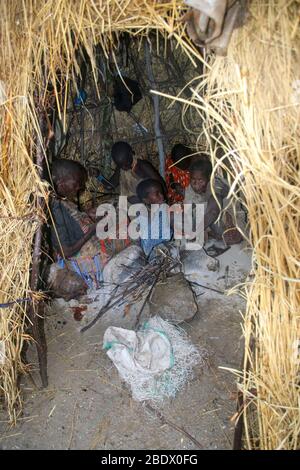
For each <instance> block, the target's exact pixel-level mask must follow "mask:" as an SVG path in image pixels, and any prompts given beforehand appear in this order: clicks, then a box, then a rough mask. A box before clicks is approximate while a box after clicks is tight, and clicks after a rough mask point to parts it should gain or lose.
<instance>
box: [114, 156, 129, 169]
mask: <svg viewBox="0 0 300 470" xmlns="http://www.w3.org/2000/svg"><path fill="white" fill-rule="evenodd" d="M115 163H116V165H117V166H118V167H119V168H121V170H123V171H129V170H131V168H132V164H133V156H132V155H128V156H127V157H122V158H119V159H116V160H115Z"/></svg>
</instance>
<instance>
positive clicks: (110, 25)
mask: <svg viewBox="0 0 300 470" xmlns="http://www.w3.org/2000/svg"><path fill="white" fill-rule="evenodd" d="M0 8H1V16H0V31H1V36H0V41H1V42H0V64H1V67H0V70H1V72H0V80H1V82H0V85H1V87H0V115H1V121H0V135H1V167H0V224H1V243H0V268H1V276H0V303H5V302H9V301H12V300H14V299H16V298H22V297H28V295H29V268H30V263H31V246H32V240H33V236H34V233H35V231H36V228H37V225H38V217H39V216H41V214H38V212H39V210H38V207H37V200H38V196H39V195H42V197H46V195H47V194H46V191H45V189H44V188H45V187H44V186H43V184H42V183H41V182H40V181H39V177H38V173H37V168H36V166H35V164H34V158H35V151H36V145H37V143H38V140H40V141H41V139H42V136H41V135H40V132H39V127H38V125H37V122H38V116H37V115H36V111H35V110H36V108H37V107H39V108H40V109H41V110H43V109H45V107H46V106H49V104H50V105H51V100H55V101H56V104H57V107H58V110H59V112H60V115H61V116H62V118H64V117H65V112H64V111H65V109H66V104H67V95H68V93H67V87H68V83H69V80H70V79H72V78H74V77H75V75H76V74H77V73H79V63H80V60H81V54H82V50H83V48H84V49H85V52H86V53H87V54H88V56H89V59H90V61H91V64H92V68H93V73H94V77H95V84H97V83H99V81H98V69H97V65H96V61H95V45H96V44H98V45H99V44H100V46H101V48H102V50H103V51H104V53H105V54H106V55H107V56H108V55H109V54H111V53H112V54H113V47H114V45H116V44H117V43H118V34H119V33H120V32H125V31H127V32H130V33H132V34H133V35H138V34H144V35H147V34H148V32H149V31H153V30H154V32H155V31H156V33H157V34H158V35H160V34H163V35H164V37H165V38H167V37H168V35H171V36H173V37H175V38H176V39H177V40H178V43H179V44H180V45H181V47H183V48H184V49H185V50H186V52H187V54H188V55H190V56H191V58H192V60H194V59H193V57H195V56H196V55H197V53H196V52H195V50H194V48H193V47H192V45H191V44H190V43H189V42H188V41H187V40H185V41H184V42H183V41H182V39H181V37H182V35H183V25H182V23H180V22H178V21H177V20H178V18H179V17H180V16H181V14H182V13H181V12H182V8H183V3H181V2H177V1H175V0H171V1H168V2H165V1H161V2H160V1H156V0H152V1H150V0H147V1H145V0H130V1H129V0H122V1H106V0H105V1H104V0H95V1H86V0H77V1H70V0H60V1H57V0H55V1H54V0H49V1H44V0H25V1H24V2H21V1H19V0H12V1H9V2H6V1H4V0H2V1H1V2H0ZM79 46H80V47H82V49H80V47H79ZM60 81H61V82H63V85H64V86H65V87H66V88H65V93H62V92H61V90H60V89H59V88H60V87H59V82H60ZM51 87H52V90H51ZM62 88H63V87H62ZM98 91H99V90H98ZM99 93H100V91H99ZM52 104H54V103H53V101H52ZM0 312H1V317H0V340H1V351H2V350H3V351H4V355H5V361H2V362H4V364H0V391H1V396H2V397H4V400H5V403H6V406H7V408H8V412H9V415H10V418H11V419H12V421H15V420H16V418H17V413H18V410H20V406H19V405H20V395H19V392H18V389H17V374H18V373H19V371H22V370H23V365H22V361H21V358H20V352H21V348H22V344H23V341H24V323H25V318H26V304H21V305H20V306H19V305H14V306H13V307H12V308H7V309H5V310H4V309H1V311H0ZM1 358H2V356H1Z"/></svg>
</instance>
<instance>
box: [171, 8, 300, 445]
mask: <svg viewBox="0 0 300 470" xmlns="http://www.w3.org/2000/svg"><path fill="white" fill-rule="evenodd" d="M299 13H300V3H299V1H289V2H286V1H285V0H269V1H268V2H260V1H253V2H251V5H250V16H249V18H248V22H247V24H246V25H245V26H244V27H243V28H242V29H238V30H236V31H235V32H234V35H233V38H232V41H231V43H230V47H229V51H228V56H227V57H226V58H225V59H224V58H214V57H211V58H209V57H208V58H207V61H208V62H209V67H207V69H206V72H207V73H206V74H205V75H204V76H203V77H202V79H201V82H200V85H198V86H197V83H196V82H194V83H191V84H190V86H191V87H193V90H194V96H193V99H192V101H191V102H190V103H186V104H185V106H191V105H192V106H194V109H195V111H197V112H198V113H199V115H200V116H201V118H202V119H203V120H204V122H205V127H204V134H205V137H206V139H207V141H208V143H209V149H210V153H211V154H212V155H213V159H214V163H215V167H214V171H217V169H218V168H220V167H222V168H223V169H225V171H226V172H227V174H228V175H229V178H230V180H231V182H232V186H231V191H232V193H233V196H234V197H235V198H238V197H242V199H243V200H244V199H245V200H246V205H247V208H248V214H249V222H250V243H251V245H252V246H253V249H254V259H253V272H254V276H255V277H254V281H253V282H252V283H251V284H250V283H249V284H246V286H245V293H246V296H247V310H246V314H245V318H244V325H243V330H244V336H245V358H244V370H243V371H242V372H241V373H239V372H237V371H234V372H235V373H237V375H238V376H239V377H240V383H239V387H240V390H241V392H242V393H243V397H244V414H243V419H244V425H245V431H246V432H245V438H246V445H247V447H248V448H249V449H253V448H257V447H259V448H261V449H297V448H299V447H300V437H299V436H300V390H299V387H300V373H299V365H300V358H299V351H298V348H299V344H300V317H299V281H300V264H299V253H300V238H299V228H300V219H299V212H300V203H299V202H300V201H299V196H300V174H299V167H300V48H299V46H300V41H299V40H300V34H299ZM297 80H298V81H297ZM179 99H181V98H179ZM182 101H183V102H185V100H182ZM201 137H202V136H199V139H201ZM218 147H220V148H221V149H222V152H221V153H222V154H223V156H222V157H220V153H219V152H218V150H217V149H218Z"/></svg>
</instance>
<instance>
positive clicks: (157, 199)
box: [143, 187, 165, 206]
mask: <svg viewBox="0 0 300 470" xmlns="http://www.w3.org/2000/svg"><path fill="white" fill-rule="evenodd" d="M163 202H165V197H164V195H163V193H162V191H161V190H160V189H159V188H156V187H153V188H150V190H149V191H148V194H147V197H145V198H144V199H143V203H144V204H146V205H149V206H150V205H151V204H162V203H163Z"/></svg>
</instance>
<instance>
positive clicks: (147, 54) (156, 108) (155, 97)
mask: <svg viewBox="0 0 300 470" xmlns="http://www.w3.org/2000/svg"><path fill="white" fill-rule="evenodd" d="M145 58H146V66H147V72H148V77H149V81H150V85H151V88H152V90H156V89H157V87H156V83H155V79H154V74H153V69H152V64H151V56H150V48H149V44H148V42H147V41H145ZM152 99H153V107H154V132H155V136H156V142H157V148H158V155H159V172H160V174H161V176H162V177H163V178H164V177H165V151H164V144H163V139H162V138H163V136H162V134H161V128H160V116H159V96H158V95H156V94H153V95H152Z"/></svg>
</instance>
